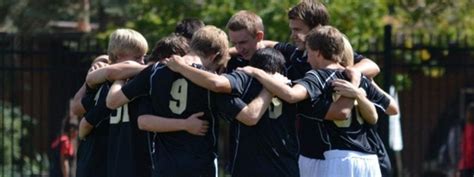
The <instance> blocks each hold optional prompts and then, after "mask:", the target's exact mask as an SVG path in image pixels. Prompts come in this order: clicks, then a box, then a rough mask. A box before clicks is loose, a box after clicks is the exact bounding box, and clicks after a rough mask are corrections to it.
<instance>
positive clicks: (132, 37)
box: [107, 29, 148, 63]
mask: <svg viewBox="0 0 474 177" xmlns="http://www.w3.org/2000/svg"><path fill="white" fill-rule="evenodd" d="M147 51H148V43H147V41H146V39H145V37H143V35H142V34H140V33H139V32H137V31H135V30H132V29H117V30H115V31H114V32H113V33H112V34H111V35H110V38H109V46H108V48H107V54H108V55H109V59H110V61H111V62H112V63H116V62H117V59H118V57H119V56H120V55H122V54H132V55H144V54H145V53H146V52H147Z"/></svg>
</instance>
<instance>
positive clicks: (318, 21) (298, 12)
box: [288, 0, 329, 29]
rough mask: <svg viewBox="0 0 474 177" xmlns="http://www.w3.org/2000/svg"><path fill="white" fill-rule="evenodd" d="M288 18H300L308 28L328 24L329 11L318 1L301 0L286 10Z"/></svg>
mask: <svg viewBox="0 0 474 177" xmlns="http://www.w3.org/2000/svg"><path fill="white" fill-rule="evenodd" d="M288 19H290V20H295V19H299V20H302V21H303V22H304V23H305V24H306V25H307V26H308V27H309V28H310V29H312V28H314V27H317V26H324V25H328V24H329V13H328V11H327V9H326V7H325V6H324V4H322V3H320V2H315V0H303V1H301V2H300V3H298V4H297V5H296V6H294V7H292V8H291V9H290V11H289V12H288Z"/></svg>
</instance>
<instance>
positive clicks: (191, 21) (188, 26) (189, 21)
mask: <svg viewBox="0 0 474 177" xmlns="http://www.w3.org/2000/svg"><path fill="white" fill-rule="evenodd" d="M202 27H204V22H203V21H202V20H199V19H197V18H186V19H183V20H181V21H180V22H179V23H178V24H177V25H176V28H175V29H174V32H175V33H176V34H178V35H181V36H184V37H185V38H186V39H188V40H191V38H192V37H193V34H194V33H195V32H196V31H197V30H199V29H201V28H202Z"/></svg>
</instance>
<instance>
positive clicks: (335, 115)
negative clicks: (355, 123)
mask: <svg viewBox="0 0 474 177" xmlns="http://www.w3.org/2000/svg"><path fill="white" fill-rule="evenodd" d="M350 116H351V110H350V109H342V110H340V111H328V113H327V114H326V117H325V119H327V120H347V119H349V118H350Z"/></svg>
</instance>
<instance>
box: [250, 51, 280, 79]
mask: <svg viewBox="0 0 474 177" xmlns="http://www.w3.org/2000/svg"><path fill="white" fill-rule="evenodd" d="M250 66H253V67H256V68H260V69H262V70H264V71H266V72H269V73H272V74H273V73H276V72H278V73H282V72H283V71H284V70H285V57H284V56H283V54H281V53H280V51H278V50H276V49H274V48H262V49H258V50H257V51H256V52H255V54H254V55H253V56H252V59H250Z"/></svg>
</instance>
